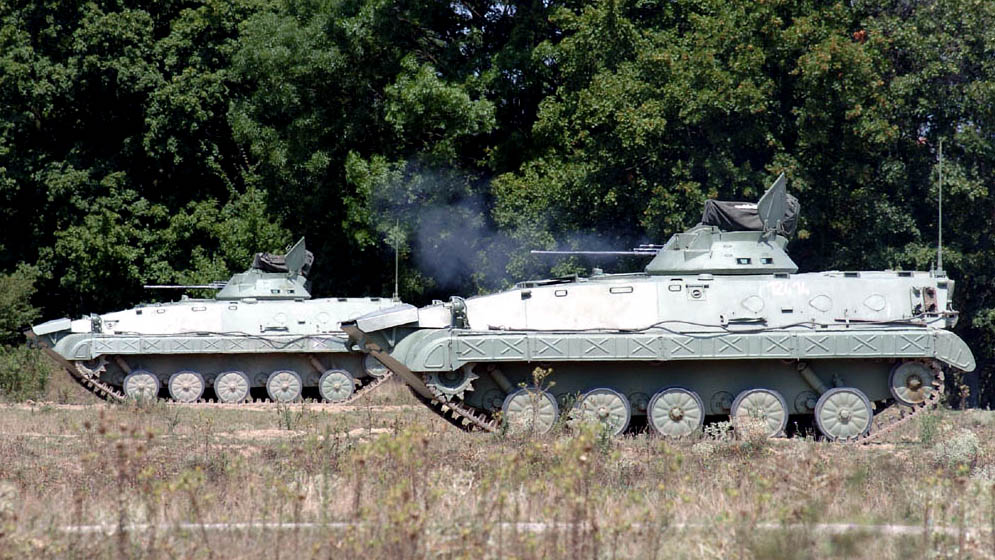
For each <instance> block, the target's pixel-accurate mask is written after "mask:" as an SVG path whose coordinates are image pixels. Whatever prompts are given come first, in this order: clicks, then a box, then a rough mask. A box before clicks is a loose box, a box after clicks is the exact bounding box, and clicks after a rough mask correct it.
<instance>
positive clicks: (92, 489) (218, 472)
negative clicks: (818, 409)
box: [0, 375, 995, 559]
mask: <svg viewBox="0 0 995 560" xmlns="http://www.w3.org/2000/svg"><path fill="white" fill-rule="evenodd" d="M59 377H60V376H57V378H56V379H55V380H54V381H53V384H52V386H51V387H50V388H49V398H51V400H52V401H53V402H52V403H33V404H20V405H0V557H3V558H7V557H9V558H23V557H53V558H55V557H58V558H64V557H77V558H91V557H92V558H104V557H107V558H127V557H143V558H145V557H148V558H230V557H240V558H241V557H249V558H301V557H330V558H342V557H363V558H367V557H374V558H393V559H399V558H511V557H515V558H540V557H562V558H825V557H836V558H881V557H888V558H891V557H902V558H947V557H949V558H968V557H970V558H995V535H993V532H992V529H993V528H995V466H993V465H992V459H993V457H995V445H993V443H992V441H993V435H995V413H992V412H987V411H968V412H953V411H940V412H937V413H935V414H931V415H929V416H926V417H924V419H923V420H921V421H918V420H917V423H916V424H914V425H912V426H911V427H908V428H907V429H906V430H905V432H903V434H902V435H901V436H900V437H897V438H893V440H894V441H892V442H891V443H884V444H875V445H868V446H862V447H861V446H845V445H835V444H826V443H819V442H815V441H812V440H811V439H803V438H796V439H792V440H764V439H750V440H747V441H742V440H735V439H732V438H718V439H716V438H698V439H695V440H691V441H682V442H668V441H665V440H662V439H660V438H657V437H653V436H649V435H635V436H628V437H624V438H618V439H610V438H605V437H602V436H601V435H599V434H598V433H597V432H596V431H594V430H593V429H592V430H581V431H579V432H577V431H575V432H565V431H563V430H560V431H558V432H557V433H554V434H553V435H551V436H547V437H542V438H538V439H530V438H523V437H512V436H502V435H500V434H479V433H478V434H467V433H463V432H460V431H458V430H456V429H454V428H452V427H450V426H449V425H448V424H446V423H445V422H443V421H442V420H440V419H438V418H437V417H435V416H434V415H432V414H431V413H430V412H428V411H426V410H423V409H422V408H421V406H420V405H418V404H417V402H416V401H415V400H414V399H413V398H412V397H411V396H410V395H408V394H407V392H406V390H405V389H404V388H403V387H401V386H399V385H396V384H388V385H385V386H384V387H381V388H380V389H378V390H377V391H376V393H374V394H372V395H371V396H370V397H368V401H367V402H364V403H362V404H360V405H356V406H349V407H341V408H334V407H327V406H301V405H295V406H286V407H274V406H268V407H264V406H244V407H241V408H238V409H232V408H220V407H202V408H192V407H178V406H169V405H165V404H161V403H156V404H147V405H142V406H137V405H131V406H111V405H104V404H97V403H93V402H91V399H90V398H89V396H87V395H85V394H80V393H79V392H78V388H76V387H75V386H74V385H72V384H71V382H66V380H65V379H61V380H60V379H59ZM61 377H64V375H63V376H61Z"/></svg>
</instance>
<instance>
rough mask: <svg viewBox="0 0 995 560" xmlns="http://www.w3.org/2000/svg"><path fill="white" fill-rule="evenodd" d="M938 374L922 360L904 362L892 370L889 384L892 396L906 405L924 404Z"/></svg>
mask: <svg viewBox="0 0 995 560" xmlns="http://www.w3.org/2000/svg"><path fill="white" fill-rule="evenodd" d="M935 380H936V376H935V375H934V374H933V370H932V369H930V367H929V366H927V365H926V364H924V363H922V362H904V363H901V364H899V365H898V366H896V367H895V368H894V369H892V370H891V375H890V376H889V377H888V386H889V388H890V389H891V396H893V397H895V400H896V401H898V402H899V403H901V404H904V405H906V406H915V405H918V404H922V403H923V402H925V401H926V399H927V398H928V397H929V394H930V393H931V392H932V391H933V390H934V387H933V382H934V381H935Z"/></svg>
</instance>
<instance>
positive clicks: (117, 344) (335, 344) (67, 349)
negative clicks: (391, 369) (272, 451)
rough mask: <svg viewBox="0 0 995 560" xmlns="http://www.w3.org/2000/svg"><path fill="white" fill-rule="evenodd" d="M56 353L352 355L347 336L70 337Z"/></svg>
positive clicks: (74, 356) (71, 356) (77, 356)
mask: <svg viewBox="0 0 995 560" xmlns="http://www.w3.org/2000/svg"><path fill="white" fill-rule="evenodd" d="M55 351H56V352H57V353H58V354H60V355H62V356H63V357H64V358H66V359H67V360H91V359H94V358H97V357H98V356H102V355H132V354H145V355H150V354H151V355H162V354H274V353H277V354H281V353H286V354H296V353H302V352H304V353H317V354H321V353H327V352H349V351H350V345H349V339H348V337H346V336H345V335H331V334H328V335H265V336H262V335H217V334H212V335H204V336H198V335H194V334H184V335H161V336H152V335H136V336H127V335H99V334H76V335H69V336H67V337H65V338H63V339H62V340H60V341H59V342H58V344H57V345H56V347H55Z"/></svg>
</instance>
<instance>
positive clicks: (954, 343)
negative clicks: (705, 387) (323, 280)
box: [392, 328, 975, 372]
mask: <svg viewBox="0 0 995 560" xmlns="http://www.w3.org/2000/svg"><path fill="white" fill-rule="evenodd" d="M392 354H393V355H394V356H395V357H396V358H397V359H399V360H400V361H402V362H404V363H405V364H406V365H407V366H408V367H409V368H410V369H411V370H412V371H423V372H431V371H450V370H455V369H457V368H460V367H462V366H463V365H465V364H468V363H475V362H564V361H573V362H575V361H669V360H716V359H718V360H743V359H782V360H802V359H806V360H807V359H830V358H858V359H859V358H863V359H872V358H936V359H938V360H941V361H943V362H944V363H946V364H949V365H950V366H953V367H955V368H958V369H961V370H964V371H971V370H973V369H974V367H975V361H974V356H973V354H972V353H971V350H970V349H969V348H968V347H967V344H965V343H964V341H963V340H961V339H960V337H958V336H957V335H955V334H953V333H951V332H949V331H944V330H939V329H927V328H918V329H917V328H908V329H874V330H871V329H863V330H861V329H850V330H832V331H830V330H816V331H766V332H761V333H741V334H740V333H702V334H674V333H669V332H661V331H647V332H640V333H625V332H621V333H619V332H598V333H576V332H564V333H553V332H541V333H540V332H511V331H509V332H500V331H498V332H480V331H463V330H449V329H439V330H422V331H418V332H415V333H413V334H412V335H411V336H408V337H406V338H405V339H403V340H402V341H401V342H400V343H399V344H398V345H397V348H396V349H395V351H394V352H393V353H392Z"/></svg>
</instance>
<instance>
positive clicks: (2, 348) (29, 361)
mask: <svg viewBox="0 0 995 560" xmlns="http://www.w3.org/2000/svg"><path fill="white" fill-rule="evenodd" d="M50 374H51V369H50V364H49V362H48V360H47V359H45V356H44V355H43V354H42V353H41V351H40V350H34V349H31V348H28V347H26V346H6V345H0V400H4V401H22V400H25V399H30V398H38V397H40V396H41V395H42V394H43V393H44V392H45V388H46V387H47V386H48V378H49V375H50Z"/></svg>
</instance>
